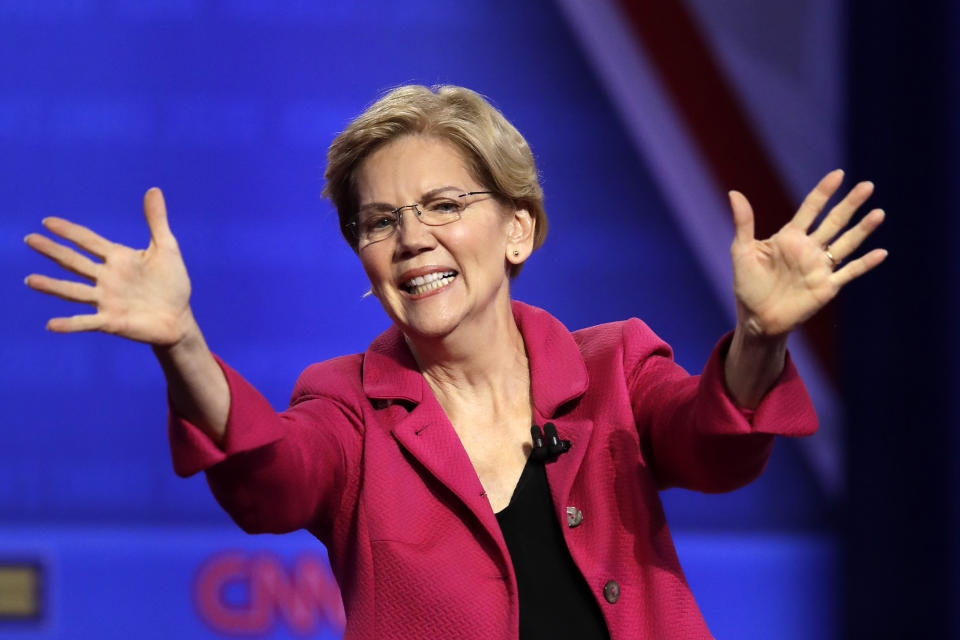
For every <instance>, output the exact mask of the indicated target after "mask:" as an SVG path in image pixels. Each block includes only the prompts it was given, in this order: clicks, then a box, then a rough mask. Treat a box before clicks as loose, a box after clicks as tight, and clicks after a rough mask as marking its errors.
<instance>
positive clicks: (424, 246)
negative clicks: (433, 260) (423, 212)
mask: <svg viewBox="0 0 960 640" xmlns="http://www.w3.org/2000/svg"><path fill="white" fill-rule="evenodd" d="M418 214H419V209H418V208H417V205H415V204H411V205H408V206H406V207H403V208H401V209H400V210H399V211H397V215H399V216H400V220H399V221H398V222H397V231H396V237H397V256H398V257H400V258H406V257H410V256H414V255H417V254H419V253H423V252H424V251H429V250H430V249H433V248H434V247H436V246H437V239H436V238H435V237H434V235H433V233H432V232H431V230H430V227H429V226H428V225H425V224H423V223H422V222H420V217H419V215H418Z"/></svg>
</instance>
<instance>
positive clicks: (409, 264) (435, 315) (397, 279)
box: [357, 135, 532, 338]
mask: <svg viewBox="0 0 960 640" xmlns="http://www.w3.org/2000/svg"><path fill="white" fill-rule="evenodd" d="M448 188H449V189H448ZM438 190H444V191H443V194H444V195H445V196H450V197H453V198H456V196H457V195H459V194H461V193H467V192H471V191H485V190H486V187H485V186H484V185H482V184H480V183H479V182H478V181H477V180H476V179H475V178H474V177H473V176H471V175H470V172H469V171H468V170H467V168H466V165H465V163H464V161H463V158H462V157H461V155H460V152H459V151H458V150H457V148H456V147H454V146H453V145H452V144H451V143H449V142H446V141H445V140H442V139H439V138H433V137H428V136H414V135H410V136H404V137H402V138H398V139H396V140H394V141H392V142H390V143H388V144H387V145H385V146H383V147H381V148H380V149H378V150H377V151H375V152H374V153H373V154H371V155H370V156H369V157H368V158H367V159H366V160H365V161H364V162H363V164H362V165H361V166H360V169H359V172H358V174H357V195H358V202H359V208H360V210H361V211H364V210H369V208H370V207H371V206H372V205H376V206H378V207H379V208H383V209H386V208H390V209H394V208H397V207H401V206H405V205H409V204H412V203H415V202H424V200H425V199H426V198H427V197H428V194H430V193H432V192H433V193H435V192H437V191H438ZM463 200H465V204H467V208H466V209H464V210H463V213H462V215H461V217H460V220H458V221H457V222H453V223H451V224H446V225H443V226H427V225H425V224H423V223H422V222H420V220H419V219H418V218H417V216H416V212H415V211H414V209H413V208H409V209H403V211H402V214H403V215H402V218H401V220H400V224H399V225H398V226H397V229H396V231H395V232H394V233H393V235H391V236H390V237H388V238H386V239H384V240H381V241H379V242H374V243H372V244H368V245H366V246H363V245H362V243H361V246H360V248H359V255H360V261H361V263H362V264H363V268H364V270H365V271H366V272H367V276H368V277H369V278H370V284H371V285H372V290H373V293H374V295H376V296H377V298H378V299H379V300H380V304H382V305H383V308H384V309H385V310H386V312H387V315H389V316H390V318H391V319H392V320H393V321H394V322H395V323H397V325H398V326H399V327H400V328H401V329H402V330H403V331H404V333H405V334H406V335H407V336H409V337H414V338H415V337H442V336H446V335H448V334H450V333H451V332H452V331H454V330H455V329H456V328H458V327H459V326H462V325H463V324H464V323H468V322H471V321H473V320H477V319H481V318H483V317H485V314H490V313H496V312H497V310H498V309H499V306H500V305H506V308H509V300H510V291H509V277H508V271H507V268H508V267H509V263H508V261H510V262H520V261H522V260H523V259H525V258H526V257H527V255H529V249H528V248H527V247H526V246H525V243H523V242H522V241H521V242H519V243H518V241H517V238H518V237H519V234H518V231H522V229H523V228H524V225H527V226H529V215H528V214H527V212H526V211H523V210H519V211H514V210H512V209H505V208H504V205H502V204H500V203H499V201H498V200H497V199H496V198H494V197H493V196H492V195H472V196H468V197H467V198H465V199H463ZM527 235H531V236H532V234H527ZM521 245H523V246H521ZM515 250H517V251H519V256H515V255H514V254H513V252H514V251H515ZM419 278H423V280H420V279H419ZM418 284H419V286H418Z"/></svg>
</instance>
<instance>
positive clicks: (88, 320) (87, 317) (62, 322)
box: [47, 314, 103, 333]
mask: <svg viewBox="0 0 960 640" xmlns="http://www.w3.org/2000/svg"><path fill="white" fill-rule="evenodd" d="M102 326H103V319H102V318H101V317H100V314H84V315H79V316H70V317H67V318H50V320H48V321H47V329H49V330H50V331H55V332H56V333H73V332H74V331H96V330H98V329H100V328H101V327H102Z"/></svg>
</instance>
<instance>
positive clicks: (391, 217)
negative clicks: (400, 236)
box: [347, 191, 495, 249]
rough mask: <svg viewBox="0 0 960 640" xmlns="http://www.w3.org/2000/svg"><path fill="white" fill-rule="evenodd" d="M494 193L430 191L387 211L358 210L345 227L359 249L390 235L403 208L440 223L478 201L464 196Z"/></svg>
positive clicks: (423, 219)
mask: <svg viewBox="0 0 960 640" xmlns="http://www.w3.org/2000/svg"><path fill="white" fill-rule="evenodd" d="M493 193H495V192H494V191H468V192H466V193H461V194H459V195H452V194H447V195H432V196H430V197H429V198H426V199H424V201H423V202H414V203H413V204H408V205H404V206H402V207H397V208H396V209H391V210H389V211H383V210H380V211H377V210H376V209H375V208H374V209H367V210H365V211H361V212H360V213H359V214H357V219H356V220H354V221H352V222H349V223H347V228H349V229H350V233H352V234H353V236H354V238H356V241H357V248H358V249H362V248H363V247H365V246H367V245H369V244H373V243H374V242H380V241H381V240H386V239H387V238H389V237H390V236H392V235H393V234H394V233H395V232H396V230H397V228H398V227H399V226H400V221H401V220H402V219H403V210H404V209H413V210H414V211H415V212H416V214H417V219H418V220H420V222H422V223H423V224H425V225H428V226H431V227H442V226H443V225H445V224H450V223H452V222H456V221H457V220H459V219H460V215H461V214H462V213H463V211H464V209H466V208H467V207H469V206H470V205H471V204H474V203H475V202H477V200H473V201H467V200H465V199H464V198H466V197H468V196H478V195H483V194H493Z"/></svg>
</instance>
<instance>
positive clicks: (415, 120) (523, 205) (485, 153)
mask: <svg viewBox="0 0 960 640" xmlns="http://www.w3.org/2000/svg"><path fill="white" fill-rule="evenodd" d="M416 134H422V135H429V136H436V137H437V138H441V139H443V140H446V141H448V142H451V143H453V144H454V146H456V147H457V148H458V149H459V150H460V152H461V153H462V154H463V158H464V161H465V162H466V165H467V169H468V170H469V171H470V172H471V174H472V175H473V176H474V178H476V179H477V180H478V181H479V182H480V183H481V184H482V185H483V188H485V189H489V190H491V191H495V192H496V193H497V194H498V196H500V197H501V198H504V199H506V200H509V201H510V202H511V203H512V204H513V206H514V207H515V208H517V209H526V210H527V211H528V212H529V213H530V216H531V217H532V218H533V220H534V222H535V223H536V226H535V231H534V239H533V248H534V249H536V248H537V247H539V246H540V245H541V244H543V241H544V239H545V238H546V235H547V214H546V212H545V211H544V209H543V189H542V188H541V187H540V180H539V177H538V175H537V167H536V163H535V162H534V160H533V153H532V152H531V151H530V145H528V144H527V141H526V140H524V138H523V136H522V135H520V132H519V131H517V129H516V127H514V126H513V125H512V124H510V122H509V121H508V120H507V119H506V118H504V117H503V114H502V113H500V112H499V111H498V110H497V109H496V108H495V107H494V106H493V105H491V104H490V103H489V102H487V101H486V100H485V99H484V98H483V96H481V95H480V94H479V93H477V92H475V91H471V90H470V89H466V88H464V87H457V86H453V85H437V86H434V87H425V86H423V85H404V86H401V87H397V88H396V89H392V90H390V91H388V92H387V93H386V94H384V95H383V96H382V97H381V98H380V99H379V100H377V101H376V102H374V103H373V104H372V105H370V106H369V107H368V108H367V109H366V111H364V112H363V113H361V114H360V115H359V116H357V117H356V118H355V119H354V120H353V121H352V122H351V123H350V124H349V125H348V126H347V128H346V129H345V130H343V131H342V132H341V133H340V134H339V135H337V137H336V138H334V140H333V142H332V143H331V144H330V149H329V151H328V152H327V170H326V171H325V172H324V178H325V179H326V184H325V185H324V187H323V195H324V196H326V197H327V198H329V199H330V200H331V201H332V202H333V204H334V206H335V207H336V208H337V215H338V217H339V219H340V232H341V233H342V234H343V236H344V238H346V240H347V242H348V243H350V246H351V247H352V248H353V250H354V251H356V250H357V241H356V239H355V237H354V236H353V234H352V233H351V232H350V227H348V225H349V223H350V222H352V221H353V220H354V218H355V216H356V213H357V206H358V203H357V195H356V179H357V171H358V169H359V167H360V165H361V164H362V163H363V161H364V160H365V159H366V158H367V157H369V156H370V154H372V153H373V152H374V151H376V150H377V149H378V148H380V147H381V146H383V145H384V144H386V143H388V142H390V141H392V140H395V139H397V138H400V137H402V136H404V135H416ZM521 266H522V265H513V266H512V267H511V270H510V276H511V277H513V276H516V275H517V274H518V273H519V272H520V267H521Z"/></svg>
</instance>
